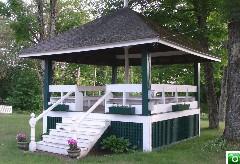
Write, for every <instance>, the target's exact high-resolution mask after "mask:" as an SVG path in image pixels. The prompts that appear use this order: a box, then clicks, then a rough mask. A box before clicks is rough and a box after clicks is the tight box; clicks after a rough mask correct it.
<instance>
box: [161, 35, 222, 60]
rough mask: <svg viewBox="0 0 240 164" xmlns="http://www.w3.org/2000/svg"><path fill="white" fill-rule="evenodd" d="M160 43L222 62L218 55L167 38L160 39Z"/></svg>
mask: <svg viewBox="0 0 240 164" xmlns="http://www.w3.org/2000/svg"><path fill="white" fill-rule="evenodd" d="M158 43H161V44H164V45H166V46H169V47H172V48H175V49H177V50H180V51H183V52H186V53H189V54H192V55H195V56H198V57H201V58H205V59H208V60H211V61H215V62H221V59H220V58H218V57H215V56H212V55H210V54H207V53H203V52H200V51H196V50H194V49H190V48H189V47H184V46H183V45H178V44H176V43H173V42H171V41H166V40H163V39H159V41H158Z"/></svg>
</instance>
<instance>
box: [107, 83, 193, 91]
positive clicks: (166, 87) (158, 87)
mask: <svg viewBox="0 0 240 164" xmlns="http://www.w3.org/2000/svg"><path fill="white" fill-rule="evenodd" d="M151 90H153V91H154V92H163V91H164V92H197V86H193V85H172V84H152V85H151ZM106 91H109V92H142V85H141V84H110V85H107V86H106Z"/></svg>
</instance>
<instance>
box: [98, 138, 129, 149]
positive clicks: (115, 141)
mask: <svg viewBox="0 0 240 164" xmlns="http://www.w3.org/2000/svg"><path fill="white" fill-rule="evenodd" d="M101 145H102V149H104V150H109V151H111V152H113V153H124V152H130V151H132V150H133V149H131V148H130V145H131V144H130V142H129V140H128V139H124V138H122V137H121V138H118V137H116V136H115V135H111V136H109V137H107V138H105V139H103V141H102V142H101Z"/></svg>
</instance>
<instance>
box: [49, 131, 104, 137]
mask: <svg viewBox="0 0 240 164" xmlns="http://www.w3.org/2000/svg"><path fill="white" fill-rule="evenodd" d="M98 134H99V132H88V131H76V132H73V131H67V130H57V129H50V133H49V135H54V136H63V137H73V136H76V137H79V136H89V137H92V136H96V135H98Z"/></svg>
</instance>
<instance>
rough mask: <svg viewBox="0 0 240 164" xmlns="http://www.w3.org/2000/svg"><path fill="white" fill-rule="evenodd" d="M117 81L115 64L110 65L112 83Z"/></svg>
mask: <svg viewBox="0 0 240 164" xmlns="http://www.w3.org/2000/svg"><path fill="white" fill-rule="evenodd" d="M116 83H117V66H116V65H113V66H112V84H116Z"/></svg>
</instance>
